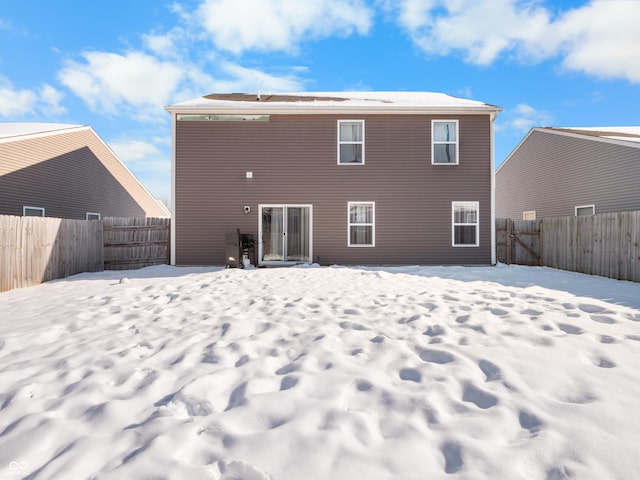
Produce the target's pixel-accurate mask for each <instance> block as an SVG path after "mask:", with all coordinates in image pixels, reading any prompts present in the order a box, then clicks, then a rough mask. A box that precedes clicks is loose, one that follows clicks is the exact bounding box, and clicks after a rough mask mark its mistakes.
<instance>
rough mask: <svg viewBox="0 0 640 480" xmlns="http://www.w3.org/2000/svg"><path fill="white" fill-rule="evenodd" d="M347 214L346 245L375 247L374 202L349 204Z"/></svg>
mask: <svg viewBox="0 0 640 480" xmlns="http://www.w3.org/2000/svg"><path fill="white" fill-rule="evenodd" d="M347 208H348V212H347V218H348V219H347V230H348V237H347V245H348V246H350V247H374V246H375V202H349V203H348V207H347Z"/></svg>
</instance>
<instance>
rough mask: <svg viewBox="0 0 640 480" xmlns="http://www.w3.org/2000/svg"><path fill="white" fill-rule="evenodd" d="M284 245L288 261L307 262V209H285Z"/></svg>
mask: <svg viewBox="0 0 640 480" xmlns="http://www.w3.org/2000/svg"><path fill="white" fill-rule="evenodd" d="M286 244H287V249H286V257H287V260H288V261H290V262H307V261H309V207H287V233H286Z"/></svg>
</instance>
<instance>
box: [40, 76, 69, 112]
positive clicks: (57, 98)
mask: <svg viewBox="0 0 640 480" xmlns="http://www.w3.org/2000/svg"><path fill="white" fill-rule="evenodd" d="M63 98H64V95H63V94H62V93H61V92H60V91H58V90H56V89H55V88H54V87H52V86H51V85H49V84H47V83H45V84H43V85H42V86H41V87H40V99H41V101H42V106H41V110H42V112H43V113H44V114H45V115H47V116H53V115H61V114H63V113H66V111H67V109H66V108H65V107H63V106H62V105H60V102H61V101H62V99H63Z"/></svg>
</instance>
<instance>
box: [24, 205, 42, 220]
mask: <svg viewBox="0 0 640 480" xmlns="http://www.w3.org/2000/svg"><path fill="white" fill-rule="evenodd" d="M22 215H23V216H25V217H44V208H41V207H27V206H26V205H25V206H23V207H22Z"/></svg>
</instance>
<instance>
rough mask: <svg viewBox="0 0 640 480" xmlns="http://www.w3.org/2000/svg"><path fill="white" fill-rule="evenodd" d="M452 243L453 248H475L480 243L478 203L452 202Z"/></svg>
mask: <svg viewBox="0 0 640 480" xmlns="http://www.w3.org/2000/svg"><path fill="white" fill-rule="evenodd" d="M451 216H452V222H451V223H452V243H453V246H454V247H477V246H478V245H479V244H480V242H479V239H480V224H479V218H478V217H479V216H480V206H479V203H478V202H453V203H452V207H451Z"/></svg>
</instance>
